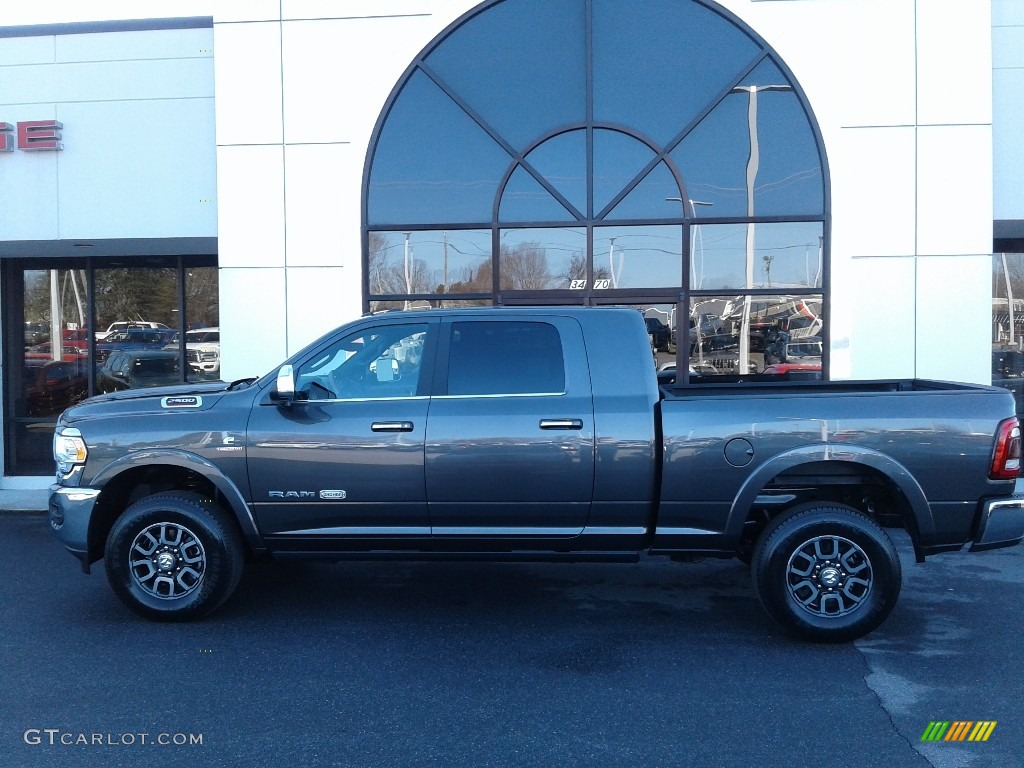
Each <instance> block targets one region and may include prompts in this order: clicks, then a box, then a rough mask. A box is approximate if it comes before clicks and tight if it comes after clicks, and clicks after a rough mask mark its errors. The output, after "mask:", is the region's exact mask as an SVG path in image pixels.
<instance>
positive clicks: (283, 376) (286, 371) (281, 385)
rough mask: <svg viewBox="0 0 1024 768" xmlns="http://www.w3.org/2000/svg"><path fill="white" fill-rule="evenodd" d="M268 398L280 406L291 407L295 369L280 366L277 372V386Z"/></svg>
mask: <svg viewBox="0 0 1024 768" xmlns="http://www.w3.org/2000/svg"><path fill="white" fill-rule="evenodd" d="M270 396H271V398H272V399H274V400H277V401H278V402H279V403H280V404H281V405H291V404H292V403H294V402H295V369H294V368H292V366H290V365H282V366H281V369H280V370H279V371H278V372H277V384H276V385H275V387H274V390H273V391H272V392H271V393H270Z"/></svg>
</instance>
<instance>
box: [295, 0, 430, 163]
mask: <svg viewBox="0 0 1024 768" xmlns="http://www.w3.org/2000/svg"><path fill="white" fill-rule="evenodd" d="M430 24H431V22H430V18H429V17H418V16H410V17H399V18H371V19H366V18H359V19H345V20H327V21H316V22H310V21H293V22H286V23H285V24H284V32H283V51H284V62H285V63H284V84H285V99H284V105H285V121H284V122H285V141H286V142H288V143H289V144H295V143H306V142H331V141H339V140H340V141H361V142H363V143H364V145H365V142H366V141H367V140H368V139H369V136H370V133H371V131H372V130H373V125H374V123H375V122H376V119H377V116H378V115H379V114H380V111H381V109H383V107H384V102H385V101H386V100H387V97H388V95H389V94H390V92H391V89H392V88H393V87H394V85H395V83H396V82H397V81H398V79H399V78H400V77H401V75H402V73H403V72H404V71H405V69H406V68H407V67H408V66H409V62H410V60H411V59H412V57H413V56H415V55H416V54H417V53H418V52H419V50H420V49H421V48H422V47H423V46H424V45H426V43H427V42H429V40H430V38H431V36H432V31H431V29H432V28H431V26H430ZM327 80H329V81H330V83H331V85H330V87H329V88H325V87H324V83H325V81H327ZM353 105H358V108H356V109H353Z"/></svg>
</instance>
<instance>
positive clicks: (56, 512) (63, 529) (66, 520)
mask: <svg viewBox="0 0 1024 768" xmlns="http://www.w3.org/2000/svg"><path fill="white" fill-rule="evenodd" d="M99 495H100V492H99V490H97V489H95V488H68V487H66V486H63V485H51V486H50V504H49V508H50V527H51V528H52V529H53V530H54V532H55V533H56V534H57V538H58V539H60V541H61V543H62V544H63V545H64V546H65V547H67V550H68V552H70V553H71V554H73V555H74V556H75V557H77V558H78V559H79V561H80V562H81V563H82V570H83V571H84V572H85V573H89V521H90V519H91V518H92V510H93V507H94V506H95V505H96V498H97V497H98V496H99Z"/></svg>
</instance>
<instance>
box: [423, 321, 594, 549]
mask: <svg viewBox="0 0 1024 768" xmlns="http://www.w3.org/2000/svg"><path fill="white" fill-rule="evenodd" d="M440 331H441V332H440V339H439V357H438V360H439V363H438V365H437V366H436V369H435V385H434V397H433V398H432V400H431V405H430V418H429V421H428V423H427V436H426V474H427V501H428V505H429V509H430V520H431V526H432V531H433V535H434V537H435V539H436V538H437V537H482V538H488V537H495V536H498V537H504V536H510V537H515V536H529V537H535V536H543V535H550V536H574V535H577V534H579V533H580V532H581V531H582V529H583V527H584V526H585V525H586V522H587V517H588V515H589V514H590V505H591V500H592V497H593V488H594V406H593V398H592V397H591V391H590V376H589V370H588V368H587V362H586V360H587V358H586V351H585V348H584V343H583V332H582V330H581V328H580V326H579V323H578V322H577V321H576V320H575V319H573V318H568V317H557V316H556V317H551V316H547V315H545V316H543V317H532V316H529V315H515V316H505V317H500V318H493V319H491V318H484V317H481V318H466V317H465V316H463V317H455V318H450V319H446V320H444V321H443V322H442V323H441V329H440Z"/></svg>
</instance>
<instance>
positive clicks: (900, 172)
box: [831, 127, 917, 256]
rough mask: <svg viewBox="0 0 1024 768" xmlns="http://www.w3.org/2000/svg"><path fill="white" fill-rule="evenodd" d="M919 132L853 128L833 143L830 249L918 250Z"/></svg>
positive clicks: (893, 252) (865, 251)
mask: <svg viewBox="0 0 1024 768" xmlns="http://www.w3.org/2000/svg"><path fill="white" fill-rule="evenodd" d="M914 147H915V131H914V128H912V127H900V128H849V129H845V130H843V131H842V132H841V134H840V139H839V141H838V142H837V143H836V144H835V145H834V146H833V147H832V149H833V150H834V151H833V152H832V155H831V169H832V211H833V213H832V216H833V230H832V247H833V251H834V252H835V251H838V252H842V253H848V254H856V255H857V256H911V255H913V254H914V252H915V247H916V246H915V241H916V237H917V233H916V229H915V206H916V202H917V200H916V193H917V174H916V160H915V152H914Z"/></svg>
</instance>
